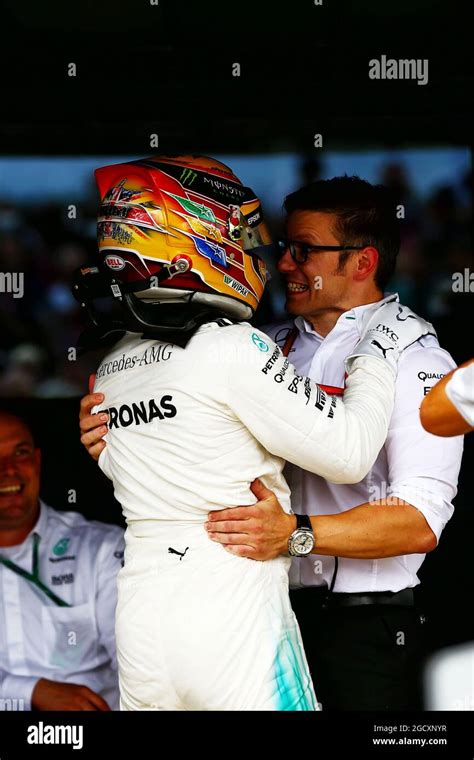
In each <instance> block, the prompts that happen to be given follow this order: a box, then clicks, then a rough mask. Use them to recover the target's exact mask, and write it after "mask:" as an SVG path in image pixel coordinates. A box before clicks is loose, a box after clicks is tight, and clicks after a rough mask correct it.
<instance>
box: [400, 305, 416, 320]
mask: <svg viewBox="0 0 474 760" xmlns="http://www.w3.org/2000/svg"><path fill="white" fill-rule="evenodd" d="M400 314H403V308H402V307H401V306H399V307H398V314H397V319H398V321H399V322H406V321H407V319H416V317H415V315H414V314H407V316H406V317H405V319H402V318H401V316H400Z"/></svg>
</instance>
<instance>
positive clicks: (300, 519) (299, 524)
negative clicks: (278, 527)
mask: <svg viewBox="0 0 474 760" xmlns="http://www.w3.org/2000/svg"><path fill="white" fill-rule="evenodd" d="M295 517H296V530H299V529H301V528H306V529H307V530H311V531H312V530H313V527H312V525H311V520H310V519H309V517H308V515H297V514H295Z"/></svg>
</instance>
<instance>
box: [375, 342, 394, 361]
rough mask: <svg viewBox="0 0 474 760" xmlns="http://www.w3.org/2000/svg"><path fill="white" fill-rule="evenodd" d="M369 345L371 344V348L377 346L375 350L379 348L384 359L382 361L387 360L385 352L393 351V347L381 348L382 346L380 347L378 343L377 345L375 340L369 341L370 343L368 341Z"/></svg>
mask: <svg viewBox="0 0 474 760" xmlns="http://www.w3.org/2000/svg"><path fill="white" fill-rule="evenodd" d="M370 344H371V345H372V346H377V348H380V350H381V352H382V353H383V358H384V359H386V358H387V351H393V350H394V347H393V346H389V347H388V348H384V347H383V346H381V345H380V343H379V342H378V341H376V340H371V341H370Z"/></svg>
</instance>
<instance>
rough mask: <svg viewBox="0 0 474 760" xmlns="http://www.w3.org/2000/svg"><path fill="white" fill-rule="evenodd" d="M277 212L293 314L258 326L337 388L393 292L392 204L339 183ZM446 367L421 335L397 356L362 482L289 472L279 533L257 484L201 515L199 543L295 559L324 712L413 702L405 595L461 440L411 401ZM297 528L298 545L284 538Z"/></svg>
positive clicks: (416, 627) (299, 194) (443, 501)
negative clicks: (391, 403)
mask: <svg viewBox="0 0 474 760" xmlns="http://www.w3.org/2000/svg"><path fill="white" fill-rule="evenodd" d="M285 210H286V212H287V219H286V239H284V240H282V241H281V242H280V251H281V258H280V260H279V264H278V269H279V271H280V272H281V274H282V275H283V276H284V278H285V281H286V297H287V301H286V306H287V310H288V312H289V313H290V314H292V315H293V317H294V318H293V319H291V320H288V321H285V322H283V323H280V324H276V325H272V326H271V327H269V328H268V329H267V330H265V331H266V332H268V334H269V335H270V337H272V338H273V339H274V340H275V342H276V343H278V344H279V345H280V347H281V348H282V349H283V351H284V353H285V354H287V355H288V356H289V358H290V360H291V362H292V363H293V364H294V365H295V367H296V369H297V371H298V372H299V373H301V375H309V377H311V378H312V379H313V380H315V381H316V382H318V383H319V384H321V385H322V387H323V388H325V389H326V391H327V392H329V393H331V394H334V395H336V396H338V395H339V396H340V395H342V394H343V393H344V380H345V373H344V360H345V358H346V357H347V356H348V355H349V354H350V352H351V351H352V349H353V347H354V346H355V344H356V343H357V341H358V340H359V336H360V331H361V329H362V327H363V324H364V323H365V321H366V320H367V319H368V318H369V316H370V315H371V314H372V313H373V312H374V311H375V310H376V309H377V308H378V307H379V306H380V304H381V303H382V302H383V301H384V300H386V301H388V300H390V299H393V298H394V296H393V295H392V296H386V297H384V289H385V287H386V286H387V283H388V282H389V280H390V278H391V276H392V274H393V272H394V269H395V262H396V256H397V253H398V250H399V230H398V224H399V223H398V221H397V219H396V206H395V204H394V203H393V202H392V201H391V199H390V198H389V197H388V193H387V191H386V190H385V189H384V188H383V187H381V186H372V185H370V184H369V183H368V182H365V181H363V180H361V179H359V178H357V177H337V178H334V179H332V180H326V181H318V182H315V183H312V184H310V185H308V186H306V187H303V188H301V189H300V190H298V191H296V192H294V193H292V194H291V195H289V196H288V197H287V198H286V201H285ZM404 319H405V317H404V316H403V309H402V307H401V306H400V313H399V320H400V323H402V321H403V320H404ZM373 343H374V349H375V350H380V351H381V352H383V351H384V350H385V349H384V347H383V346H382V345H381V342H380V341H377V340H375V341H373ZM454 366H455V364H454V362H453V360H452V358H451V357H450V355H449V354H448V353H447V352H446V351H444V350H443V349H442V348H440V346H439V344H438V341H437V339H436V338H435V337H434V336H432V335H429V336H425V337H423V338H421V339H420V340H419V341H418V342H417V343H415V344H414V345H413V346H411V347H410V348H409V349H408V350H407V351H406V353H405V355H404V356H403V358H402V360H401V361H400V365H399V373H398V377H397V394H396V400H395V408H394V412H393V415H392V419H391V424H390V428H389V433H388V436H387V440H386V442H385V445H384V447H383V448H382V450H381V451H380V454H379V457H378V459H377V460H376V462H375V464H374V466H373V468H372V469H371V471H370V472H369V473H368V475H367V477H365V478H364V479H363V480H362V481H361V482H360V483H358V484H356V485H335V484H334V483H331V482H328V481H326V480H324V479H323V478H321V477H319V476H318V475H313V474H310V473H308V472H305V471H303V470H301V469H298V468H295V467H291V472H288V473H287V475H288V477H289V480H290V485H291V490H292V506H293V510H294V512H295V513H303V514H304V515H306V516H307V517H306V520H307V522H306V523H305V524H304V525H302V524H301V519H300V518H299V519H297V518H296V516H295V517H294V518H293V525H292V527H291V528H289V527H288V522H287V519H284V518H282V510H281V508H280V506H279V504H278V501H277V500H276V498H275V496H274V494H272V492H271V491H269V490H268V489H266V488H264V487H263V485H262V484H261V483H260V482H259V481H256V482H255V483H254V484H253V485H252V490H253V493H254V494H255V496H256V498H257V500H258V501H257V504H256V505H255V506H254V507H251V508H249V507H246V508H245V510H243V509H241V508H238V507H237V508H234V509H227V510H223V511H222V512H213V513H210V515H209V522H208V526H207V527H208V531H209V537H210V538H211V539H212V540H214V541H218V542H220V543H221V544H223V545H224V547H225V548H226V550H227V551H230V552H232V553H233V554H236V555H238V556H241V557H250V558H254V559H256V560H267V559H270V558H273V557H275V556H278V555H280V554H284V553H286V552H288V551H289V552H290V554H297V553H298V554H299V557H298V558H296V559H294V560H293V565H292V570H291V574H290V581H291V585H292V588H293V591H292V605H293V608H294V610H295V612H296V616H297V618H298V622H299V624H300V628H301V632H302V635H303V641H304V645H305V650H306V654H307V658H308V662H309V666H310V670H311V672H312V677H313V680H314V683H315V686H316V689H317V693H318V698H319V700H320V701H321V703H322V708H323V710H346V709H355V710H397V709H411V708H417V707H418V706H419V700H418V690H417V678H416V677H415V675H416V665H417V660H418V659H419V658H420V656H421V654H422V652H421V623H422V622H423V617H422V616H420V614H419V612H418V611H417V609H416V606H415V604H414V595H413V589H414V587H415V586H417V585H418V583H419V579H418V577H417V571H418V569H419V568H420V566H421V564H422V562H423V559H424V556H425V554H426V552H429V551H431V550H433V549H434V548H435V547H436V545H437V542H438V540H439V537H440V534H441V531H442V529H443V527H444V525H445V524H446V522H447V521H448V520H449V518H450V517H451V515H452V512H453V506H452V504H451V502H452V499H453V497H454V496H455V494H456V484H457V477H458V473H459V467H460V462H461V455H462V438H452V439H449V440H443V439H441V438H437V437H435V436H432V435H430V434H429V433H427V432H426V431H425V430H424V429H423V427H422V425H421V424H420V419H419V407H420V404H421V402H422V400H423V398H424V397H425V395H426V394H427V393H428V392H429V390H430V388H431V387H432V386H433V385H434V384H435V383H436V381H437V379H439V378H441V377H443V375H445V374H447V373H448V372H450V371H451V370H452V369H453V367H454ZM308 517H310V520H309V521H308ZM308 523H309V524H308ZM301 528H303V530H306V531H307V533H308V542H307V546H308V547H309V551H308V552H306V551H301V547H300V550H299V551H298V547H295V545H294V538H293V536H294V533H297V531H298V529H300V530H301ZM291 530H293V531H294V533H291ZM313 541H314V544H315V545H314V548H312V549H311V545H312V543H313ZM295 548H296V551H295ZM304 554H307V556H303V555H304Z"/></svg>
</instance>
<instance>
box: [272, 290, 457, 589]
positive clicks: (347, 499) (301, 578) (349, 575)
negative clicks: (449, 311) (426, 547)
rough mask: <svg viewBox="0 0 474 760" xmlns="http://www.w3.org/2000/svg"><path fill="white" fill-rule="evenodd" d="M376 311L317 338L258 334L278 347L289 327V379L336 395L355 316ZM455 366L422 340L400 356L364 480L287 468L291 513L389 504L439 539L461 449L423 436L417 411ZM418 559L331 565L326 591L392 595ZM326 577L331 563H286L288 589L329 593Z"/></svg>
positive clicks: (349, 318) (280, 331)
mask: <svg viewBox="0 0 474 760" xmlns="http://www.w3.org/2000/svg"><path fill="white" fill-rule="evenodd" d="M389 297H391V296H387V298H389ZM383 300H386V299H383ZM380 303H381V302H377V303H375V304H368V305H364V306H358V307H356V308H353V309H351V310H350V311H347V312H345V313H343V314H341V316H340V317H339V319H338V321H337V323H336V325H335V326H334V328H333V329H332V330H331V332H330V333H329V334H328V335H327V336H326V337H325V338H323V337H322V336H321V335H318V334H317V333H316V332H315V331H314V330H313V329H312V326H311V325H310V324H309V323H308V322H306V320H304V319H303V318H302V317H297V318H296V319H295V320H294V321H293V320H289V321H287V322H283V323H279V324H276V325H271V326H269V327H265V328H263V329H264V330H265V332H267V333H268V335H270V337H271V338H273V340H275V341H276V342H277V343H278V344H279V345H280V346H281V347H283V345H284V343H285V340H286V338H287V337H288V334H289V332H290V331H291V330H292V329H293V328H294V327H296V328H297V337H296V340H295V341H294V343H293V346H292V348H291V350H290V353H289V359H290V361H291V362H292V363H293V364H294V365H295V367H296V369H297V371H298V372H300V373H302V374H307V375H309V376H310V377H311V378H312V380H314V381H316V382H318V383H322V384H324V385H328V386H334V387H336V388H341V389H343V388H344V374H345V370H344V360H345V358H346V357H347V356H348V355H349V354H350V353H351V352H352V350H353V348H354V346H355V345H356V343H357V342H358V340H359V337H360V325H361V317H362V314H364V312H365V311H366V310H369V309H370V310H374V309H376V308H377V306H379V305H380ZM455 366H456V365H455V363H454V361H453V359H452V358H451V356H450V355H449V353H448V352H447V351H445V350H444V349H442V348H440V346H439V343H438V340H437V339H436V338H435V337H434V336H431V335H430V336H425V337H423V338H421V339H420V340H419V341H417V343H415V344H413V346H410V347H409V348H408V349H406V350H405V352H404V353H403V355H402V356H401V358H400V362H399V367H398V376H397V380H396V396H395V407H394V410H393V414H392V417H391V421H390V427H389V432H388V436H387V439H386V441H385V444H384V446H383V448H382V450H381V451H380V454H379V456H378V457H377V460H376V461H375V464H374V465H373V467H372V468H371V469H370V471H369V473H368V474H367V476H366V477H364V478H363V479H362V480H361V481H360V482H359V483H356V484H355V485H342V484H335V483H331V482H329V481H328V480H325V479H324V478H322V477H319V476H318V475H314V474H312V473H309V472H305V471H304V470H303V469H300V468H298V467H291V468H288V469H287V470H286V475H287V478H288V480H289V483H290V487H291V492H292V507H293V511H294V512H297V513H298V512H300V513H303V514H308V515H318V514H321V515H332V514H337V513H340V512H344V511H346V510H348V509H351V508H352V507H355V506H358V505H360V504H364V503H366V502H371V501H377V500H380V499H385V498H387V497H389V496H395V497H398V498H400V499H403V500H404V501H406V502H408V503H409V504H412V505H413V506H415V507H416V508H417V509H418V510H419V511H420V512H421V513H422V514H423V515H424V517H425V519H426V521H427V523H428V525H429V526H430V528H431V529H432V531H433V533H434V534H435V535H436V537H437V538H438V539H439V537H440V534H441V531H442V530H443V528H444V526H445V525H446V523H447V521H448V520H449V518H450V517H451V515H452V513H453V505H452V500H453V498H454V496H455V495H456V488H457V479H458V474H459V469H460V464H461V457H462V448H463V441H462V438H459V437H456V438H439V437H437V436H434V435H431V434H430V433H427V432H426V431H425V430H424V429H423V427H422V425H421V423H420V418H419V408H420V404H421V402H422V401H423V398H424V397H425V395H426V394H427V393H428V391H429V390H430V389H431V388H432V386H433V385H434V384H435V383H436V382H437V381H438V380H439V379H440V378H442V377H443V376H444V375H445V374H447V373H448V372H450V371H451V370H452V369H453V367H455ZM374 509H376V507H375V506H374ZM316 542H317V535H316ZM424 557H425V555H424V554H410V555H405V556H401V557H389V558H384V559H375V560H365V559H347V558H339V567H338V571H337V576H336V582H335V585H334V589H333V590H334V591H337V592H375V591H400V590H401V589H404V588H407V587H413V586H416V585H417V584H418V583H419V579H418V577H417V571H418V569H419V568H420V566H421V564H422V562H423V560H424ZM334 569H335V560H334V558H333V557H329V556H322V555H316V554H311V555H310V556H309V557H306V558H298V559H295V560H293V563H292V568H291V572H290V581H291V584H292V586H293V587H295V588H300V587H305V586H321V585H323V586H324V585H328V586H330V584H331V580H332V578H333V573H334Z"/></svg>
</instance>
